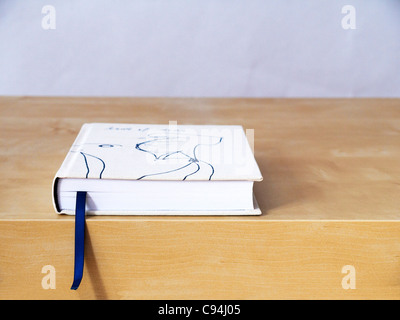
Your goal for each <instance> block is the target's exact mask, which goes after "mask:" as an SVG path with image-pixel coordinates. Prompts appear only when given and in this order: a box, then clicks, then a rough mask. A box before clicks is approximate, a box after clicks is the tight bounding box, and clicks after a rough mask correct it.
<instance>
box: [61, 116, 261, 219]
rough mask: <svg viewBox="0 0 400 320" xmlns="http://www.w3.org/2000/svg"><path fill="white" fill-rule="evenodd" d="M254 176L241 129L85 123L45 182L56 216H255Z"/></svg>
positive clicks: (256, 169) (255, 167) (257, 174)
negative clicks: (81, 210) (78, 210)
mask: <svg viewBox="0 0 400 320" xmlns="http://www.w3.org/2000/svg"><path fill="white" fill-rule="evenodd" d="M261 180H262V175H261V172H260V170H259V167H258V165H257V163H256V161H255V158H254V155H253V152H252V150H251V148H250V145H249V142H248V140H247V138H246V135H245V133H244V130H243V128H242V127H241V126H236V125H229V126H225V125H224V126H220V125H176V123H170V124H168V125H162V124H151V125H150V124H124V123H118V124H116V123H86V124H84V125H83V126H82V128H81V130H80V132H79V134H78V136H77V137H76V139H75V141H74V143H73V145H72V146H71V148H70V150H69V152H68V153H67V155H66V157H65V159H64V161H63V163H62V164H61V167H60V169H59V170H58V171H57V173H56V175H55V178H54V180H53V204H54V208H55V210H56V212H57V213H60V214H75V202H76V193H77V192H78V191H84V192H86V193H87V199H86V213H87V214H88V215H259V214H261V211H260V209H259V207H258V204H257V201H256V199H255V197H254V194H253V185H254V182H256V181H261Z"/></svg>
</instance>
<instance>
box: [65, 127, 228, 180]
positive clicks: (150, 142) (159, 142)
mask: <svg viewBox="0 0 400 320" xmlns="http://www.w3.org/2000/svg"><path fill="white" fill-rule="evenodd" d="M139 131H140V132H141V133H146V136H145V137H142V139H143V140H145V141H143V142H139V143H136V144H133V145H131V146H124V145H121V144H110V143H97V142H96V143H93V142H92V143H84V144H83V145H73V147H77V148H78V149H77V150H74V151H72V150H71V152H79V153H80V154H81V155H82V158H83V161H84V165H85V168H86V174H85V178H99V179H102V178H103V173H104V171H105V169H106V162H105V161H104V159H102V158H100V157H99V156H97V155H94V154H93V153H94V151H93V150H92V151H91V152H90V153H88V152H87V151H85V150H83V146H85V145H86V146H90V145H93V146H94V147H98V148H102V149H103V150H106V149H113V148H114V147H128V148H132V147H133V146H134V148H135V149H136V150H137V151H140V152H144V153H148V154H150V155H151V156H152V158H153V159H154V161H165V162H168V160H170V159H172V158H174V159H179V160H180V162H183V163H180V164H179V165H178V167H176V168H173V169H169V170H164V171H157V172H150V173H146V174H143V175H142V176H140V177H139V178H137V180H142V179H146V178H147V177H150V176H157V175H166V174H169V173H177V172H178V173H181V179H182V180H187V179H188V178H189V177H193V176H195V175H196V174H197V175H198V174H200V173H201V172H202V174H203V176H204V175H206V177H207V179H208V180H211V179H212V177H213V175H214V173H215V168H214V166H213V165H212V163H210V162H209V161H205V160H204V159H201V158H200V157H199V155H198V150H199V149H200V148H201V147H202V146H207V147H212V146H216V145H219V144H221V143H222V141H223V137H220V136H211V135H200V134H193V133H187V132H185V131H184V130H170V129H161V130H158V134H155V133H151V131H152V130H151V129H150V128H145V129H139ZM147 131H149V132H148V133H147ZM159 131H162V133H161V134H160V132H159ZM190 137H196V138H200V139H204V138H206V139H208V140H209V141H210V142H208V143H204V142H202V143H195V144H192V145H190V144H189V146H187V144H185V143H186V142H187V140H188V139H189V138H190ZM182 141H183V142H184V147H182V148H179V147H178V144H176V146H175V147H176V148H175V149H172V150H169V147H170V146H171V145H172V148H173V147H174V143H178V142H182ZM171 142H172V143H171ZM165 146H168V147H167V148H165ZM163 148H164V149H163ZM165 149H168V151H166V150H165ZM160 150H161V151H160ZM107 153H108V151H107ZM103 155H104V154H103ZM204 172H208V173H204Z"/></svg>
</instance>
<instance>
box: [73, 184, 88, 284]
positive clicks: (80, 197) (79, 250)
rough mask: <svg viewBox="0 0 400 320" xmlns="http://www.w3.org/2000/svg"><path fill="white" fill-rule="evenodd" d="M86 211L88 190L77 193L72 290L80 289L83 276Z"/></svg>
mask: <svg viewBox="0 0 400 320" xmlns="http://www.w3.org/2000/svg"><path fill="white" fill-rule="evenodd" d="M85 211H86V192H84V191H78V192H77V193H76V207H75V263H74V264H75V265H74V282H73V283H72V286H71V290H76V289H78V287H79V285H80V283H81V281H82V276H83V261H84V253H85Z"/></svg>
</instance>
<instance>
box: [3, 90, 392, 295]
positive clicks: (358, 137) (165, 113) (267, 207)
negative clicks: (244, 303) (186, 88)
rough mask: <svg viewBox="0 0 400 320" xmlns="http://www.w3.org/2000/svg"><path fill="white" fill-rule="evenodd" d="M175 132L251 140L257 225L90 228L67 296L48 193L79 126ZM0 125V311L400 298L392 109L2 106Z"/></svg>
mask: <svg viewBox="0 0 400 320" xmlns="http://www.w3.org/2000/svg"><path fill="white" fill-rule="evenodd" d="M171 120H173V121H177V122H178V124H239V125H242V126H243V127H244V128H245V129H254V133H255V135H254V136H255V157H256V160H257V162H258V164H259V166H260V169H261V172H262V174H263V176H264V180H263V181H262V182H260V183H256V186H255V193H256V197H257V200H258V202H259V204H260V208H261V210H262V212H263V214H262V216H261V217H143V216H142V217H141V216H136V217H107V216H102V217H89V218H88V219H87V226H88V228H87V229H88V242H87V255H86V267H85V274H84V280H83V282H82V285H81V287H80V288H79V290H78V291H77V292H72V291H70V290H69V286H70V284H71V282H72V271H73V270H72V266H73V227H74V223H73V217H67V216H59V215H57V214H55V212H54V209H53V207H52V204H51V182H52V179H53V176H54V174H55V172H56V171H57V169H58V168H59V166H60V165H61V162H62V161H63V159H64V157H65V154H66V153H67V151H68V149H69V148H70V146H71V144H72V142H73V141H74V139H75V137H76V134H77V133H78V131H79V129H80V127H81V125H82V124H83V123H85V122H126V123H163V124H167V123H168V122H169V121H171ZM0 124H1V128H2V133H1V135H0V142H1V145H2V147H1V149H0V161H1V165H0V175H1V177H2V178H1V179H0V243H1V244H0V299H14V298H22V299H64V298H65V299H96V298H98V299H269V298H271V299H281V298H304V299H319V298H321V299H325V298H338V299H353V298H356V299H358V298H362V299H375V298H378V299H380V298H385V299H387V298H389V299H398V298H399V297H400V283H399V281H398V280H397V279H399V276H400V264H399V257H400V255H399V252H400V251H399V249H400V248H399V246H400V241H399V240H400V239H399V238H400V232H399V231H400V230H399V229H400V224H399V218H400V166H399V163H400V100H399V99H178V98H176V99H162V98H158V99H148V98H63V97H54V98H42V97H35V98H33V97H1V98H0ZM44 265H53V266H54V267H55V269H56V272H57V288H56V289H55V290H51V289H49V290H44V289H43V288H42V286H41V280H42V278H43V276H44V274H42V273H41V269H42V267H43V266H44ZM344 265H353V266H354V267H355V268H356V271H357V288H356V289H355V290H344V289H343V288H342V286H341V281H342V278H343V276H344V274H342V273H341V268H342V267H343V266H344Z"/></svg>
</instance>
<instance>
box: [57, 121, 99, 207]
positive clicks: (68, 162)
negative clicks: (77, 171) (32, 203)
mask: <svg viewBox="0 0 400 320" xmlns="http://www.w3.org/2000/svg"><path fill="white" fill-rule="evenodd" d="M91 128H92V126H91V124H88V123H85V124H84V125H83V126H82V128H81V129H80V131H79V133H78V136H77V137H76V139H75V141H74V143H73V145H72V146H71V148H70V150H69V152H68V154H67V156H66V157H65V159H64V161H63V163H62V164H61V167H60V169H59V170H58V171H57V173H56V175H55V177H54V179H53V184H52V199H53V207H54V209H55V211H56V212H57V213H61V211H60V208H59V206H58V192H57V185H58V180H59V179H60V178H65V177H68V176H69V172H70V169H71V168H72V166H73V165H74V163H76V161H77V160H78V157H79V156H80V153H79V146H80V145H81V144H83V143H84V142H85V141H86V140H87V139H86V137H87V136H88V134H89V133H90V130H91Z"/></svg>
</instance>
